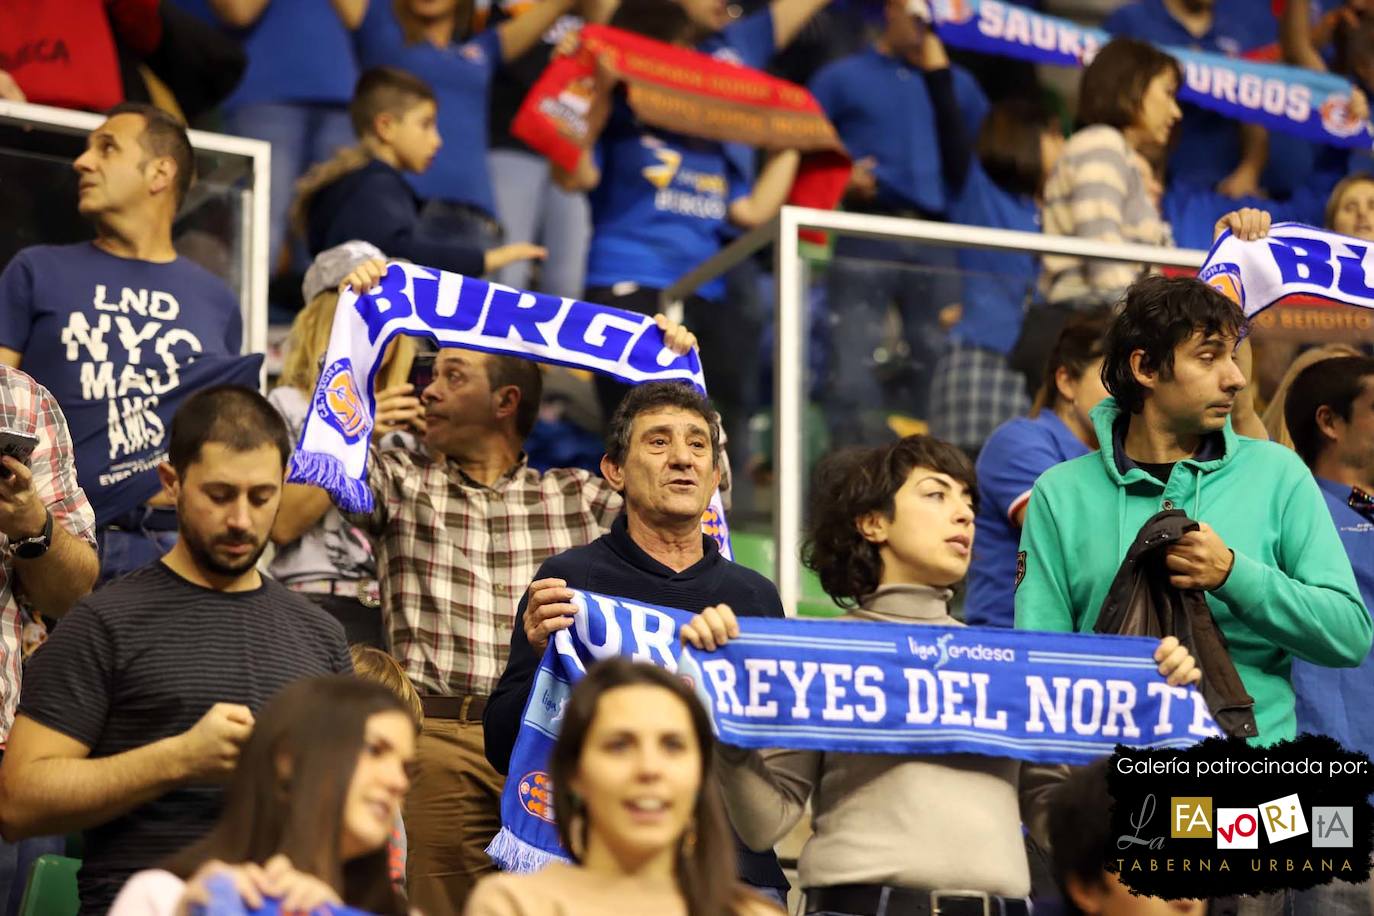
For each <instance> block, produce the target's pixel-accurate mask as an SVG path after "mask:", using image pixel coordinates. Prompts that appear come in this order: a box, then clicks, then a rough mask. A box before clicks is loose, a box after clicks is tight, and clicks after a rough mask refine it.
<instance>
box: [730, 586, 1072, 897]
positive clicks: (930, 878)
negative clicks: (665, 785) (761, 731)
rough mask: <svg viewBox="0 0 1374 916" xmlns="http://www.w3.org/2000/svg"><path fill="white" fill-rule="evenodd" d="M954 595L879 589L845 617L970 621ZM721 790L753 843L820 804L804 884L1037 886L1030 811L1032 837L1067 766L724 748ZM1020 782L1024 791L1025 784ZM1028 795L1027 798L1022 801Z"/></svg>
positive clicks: (998, 890) (1017, 893)
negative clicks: (1026, 838)
mask: <svg viewBox="0 0 1374 916" xmlns="http://www.w3.org/2000/svg"><path fill="white" fill-rule="evenodd" d="M950 594H951V593H950V592H949V591H947V590H945V589H937V588H930V587H927V586H917V585H895V586H886V587H884V588H880V589H879V590H878V591H877V592H875V593H873V594H872V595H869V596H868V597H867V598H865V599H864V602H863V606H862V607H861V608H859V609H858V610H856V611H854V613H852V614H849V615H846V616H845V617H843V618H841V619H843V620H855V621H860V620H880V621H885V622H888V623H908V624H930V625H936V626H962V625H963V624H961V623H960V622H959V621H957V620H955V619H954V618H953V617H951V616H949V608H948V601H949V597H950ZM718 756H719V759H720V764H721V766H720V771H721V780H720V781H721V786H722V789H723V791H724V794H725V802H726V806H727V808H728V810H729V812H730V820H731V822H732V823H733V824H734V826H735V830H736V832H738V833H739V836H740V838H741V839H742V840H743V841H744V843H745V845H747V846H749V847H750V848H752V849H756V850H764V849H771V848H772V847H773V845H774V844H775V843H777V842H778V840H779V839H781V838H782V837H783V836H785V835H786V834H787V832H788V831H789V830H791V829H792V827H793V826H794V825H795V824H796V823H797V821H798V820H799V819H800V818H801V817H802V814H803V813H804V811H805V809H806V803H807V801H808V800H810V802H811V807H812V831H813V832H812V836H811V838H810V839H809V840H807V842H806V846H805V847H804V848H803V849H802V853H801V859H800V862H799V863H798V871H799V873H800V877H801V884H802V887H803V888H810V887H827V886H831V885H836V884H891V885H896V886H899V887H910V888H925V889H932V890H934V889H949V888H960V889H964V890H978V891H987V892H989V893H994V894H1004V895H1006V896H1010V897H1024V896H1026V895H1028V894H1029V893H1030V871H1029V868H1028V866H1027V864H1026V854H1025V847H1024V845H1023V844H1022V839H1021V821H1022V813H1021V808H1022V807H1023V806H1024V807H1025V808H1026V809H1027V813H1026V822H1027V823H1028V824H1031V825H1032V833H1033V834H1038V833H1040V831H1039V830H1037V829H1036V828H1037V827H1038V826H1039V825H1040V824H1041V823H1042V816H1041V814H1040V809H1041V808H1042V807H1043V800H1044V797H1045V796H1046V795H1047V794H1048V791H1049V790H1050V789H1051V788H1052V787H1053V786H1054V784H1055V783H1057V781H1058V780H1059V779H1061V778H1062V775H1061V774H1062V772H1063V768H1057V767H1053V768H1046V767H1025V768H1024V776H1023V775H1022V773H1023V767H1022V766H1021V765H1020V764H1019V763H1018V762H1017V761H1015V760H1007V759H1004V758H1000V757H985V756H982V755H978V754H949V755H945V756H928V757H898V756H892V755H887V754H839V753H827V752H823V751H791V750H769V751H745V750H741V749H739V748H732V747H722V748H721V749H720V753H719V755H718ZM1018 789H1019V792H1018ZM1018 796H1019V797H1018Z"/></svg>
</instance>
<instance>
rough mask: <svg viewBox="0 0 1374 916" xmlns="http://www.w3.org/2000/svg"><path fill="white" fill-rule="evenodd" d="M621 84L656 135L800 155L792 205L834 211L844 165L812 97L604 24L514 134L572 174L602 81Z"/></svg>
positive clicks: (535, 96) (533, 93)
mask: <svg viewBox="0 0 1374 916" xmlns="http://www.w3.org/2000/svg"><path fill="white" fill-rule="evenodd" d="M608 73H609V74H613V78H614V79H616V80H617V81H619V82H622V83H624V84H625V87H626V90H627V95H628V99H629V103H630V108H631V110H632V111H633V112H634V113H635V116H636V117H638V118H639V119H640V120H641V121H643V122H644V123H645V124H648V125H649V126H651V127H657V128H660V129H662V130H671V131H674V132H675V133H680V134H686V135H688V136H691V137H700V138H702V139H706V140H716V141H719V142H722V143H744V144H748V145H749V146H755V147H759V148H761V149H766V150H784V149H795V150H798V151H799V152H801V153H803V154H804V155H803V158H802V164H801V168H800V169H799V171H798V173H797V179H796V181H795V182H794V184H793V185H792V193H791V195H790V196H789V198H788V203H791V204H796V205H798V206H806V207H819V208H822V209H826V210H828V209H831V208H833V207H834V206H835V205H836V204H837V203H838V202H839V200H840V197H841V196H842V195H843V193H844V188H845V184H846V183H847V181H848V179H849V159H848V157H847V156H846V155H845V152H844V145H843V144H842V143H841V142H840V138H839V136H838V135H837V134H836V133H835V128H834V127H833V126H832V125H831V124H830V122H829V121H828V120H827V119H826V117H825V113H824V112H823V111H822V110H821V107H820V105H819V104H818V103H817V102H816V100H815V99H814V98H812V96H811V93H809V92H807V91H806V90H805V89H803V88H802V87H801V86H798V85H796V84H795V83H789V82H787V81H786V80H781V79H778V78H776V77H772V76H769V75H768V74H766V73H760V72H759V71H758V70H751V69H750V68H748V67H740V66H737V65H735V64H731V63H727V62H725V61H721V60H716V59H715V58H714V57H709V56H707V55H705V54H701V53H698V52H696V51H689V50H687V49H685V48H679V47H676V46H674V45H669V44H665V43H663V42H661V41H654V40H653V39H649V38H645V37H643V36H642V35H636V34H634V33H632V32H626V31H623V30H621V29H613V28H611V27H609V26H602V25H589V26H587V27H585V28H584V29H583V30H582V41H581V46H580V47H579V49H578V51H577V53H575V54H572V55H569V56H566V57H556V58H554V59H553V61H551V62H550V63H549V66H548V67H547V68H546V69H545V70H544V74H543V75H542V76H541V77H540V78H539V81H538V82H537V83H535V85H534V88H533V89H531V90H530V92H529V95H527V96H525V101H524V104H522V105H521V106H520V111H519V112H518V113H517V114H516V116H515V120H514V122H512V124H511V133H512V134H513V135H514V136H516V137H518V138H519V139H521V140H523V141H524V142H525V143H527V144H529V146H530V147H531V148H532V149H534V150H536V151H537V152H540V153H542V154H543V155H545V156H547V157H548V159H549V161H551V162H552V163H553V164H554V165H557V166H559V167H560V168H563V169H566V170H568V171H571V170H572V169H573V168H574V167H575V166H576V165H577V161H578V159H579V158H580V157H581V155H582V152H583V151H584V150H585V149H586V148H587V146H588V145H589V144H588V139H589V137H590V135H591V131H592V127H591V124H590V122H589V116H590V115H591V114H592V112H591V106H592V102H593V101H594V100H595V99H596V98H597V95H598V85H597V81H598V77H600V78H601V79H603V80H604V79H605V78H606V76H607V74H608Z"/></svg>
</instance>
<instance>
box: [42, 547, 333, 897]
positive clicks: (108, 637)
mask: <svg viewBox="0 0 1374 916" xmlns="http://www.w3.org/2000/svg"><path fill="white" fill-rule="evenodd" d="M352 670H353V666H352V662H351V661H350V660H349V656H348V646H347V645H346V644H345V642H344V635H343V627H341V626H340V625H339V623H338V621H336V620H334V618H332V617H330V616H329V615H328V614H326V613H325V612H324V611H322V610H320V609H319V608H318V607H316V606H315V605H314V604H312V603H310V602H309V601H307V600H306V599H304V598H302V597H301V596H299V595H297V594H296V593H295V592H292V591H289V590H287V589H286V588H285V587H283V586H282V585H280V584H279V583H277V582H274V581H272V580H270V579H266V578H264V579H263V582H262V585H261V586H260V587H259V588H257V589H254V590H253V591H249V592H232V593H226V592H217V591H213V590H211V589H207V588H201V587H200V586H197V585H193V584H192V583H190V582H187V581H186V580H185V579H183V578H181V577H180V576H178V575H177V574H176V573H174V572H172V571H171V570H170V569H168V568H167V566H165V565H164V564H163V563H161V562H157V563H152V564H150V565H148V566H145V567H143V568H142V569H139V570H136V571H134V572H132V573H130V574H129V575H127V576H125V577H123V578H122V579H117V580H115V581H114V582H112V583H110V584H109V585H108V586H106V587H105V588H103V589H101V590H100V591H98V592H96V593H94V594H93V595H91V596H90V597H88V598H86V599H85V600H83V601H81V602H80V603H79V604H77V605H76V607H75V608H73V609H72V611H71V613H69V614H68V615H67V616H66V617H64V618H63V620H62V623H61V625H60V626H58V627H57V628H56V630H55V631H54V632H53V634H52V638H50V639H49V640H48V641H47V643H45V644H44V645H43V647H42V648H41V649H39V650H38V651H37V652H36V653H34V656H33V658H32V660H31V661H30V662H29V666H28V668H27V669H26V670H25V672H24V685H23V688H22V693H21V694H20V700H19V713H20V715H25V716H28V717H29V718H30V719H33V720H34V721H36V722H38V723H40V724H42V725H45V726H47V727H48V728H51V729H53V730H55V731H59V732H61V733H62V734H64V735H67V736H68V737H71V738H74V739H75V740H77V741H80V742H81V743H82V744H84V745H86V746H87V747H89V748H90V749H91V754H90V756H91V757H110V756H113V755H115V754H120V753H123V752H125V751H129V750H132V749H134V748H138V747H142V746H144V745H147V744H152V743H153V742H155V741H159V740H161V739H163V738H168V737H171V736H172V735H179V734H181V733H182V732H184V731H186V730H187V729H189V728H190V727H191V726H192V725H195V724H196V722H197V721H198V720H199V719H200V717H201V716H203V715H204V714H205V712H206V711H207V710H209V708H210V707H211V706H213V705H214V704H216V703H240V704H242V705H244V706H247V707H248V708H250V709H252V710H253V712H254V713H257V712H258V711H259V710H261V709H262V707H263V706H264V705H265V704H266V703H267V701H268V700H269V699H271V698H272V696H273V695H274V694H275V693H276V692H277V691H278V690H280V689H281V688H282V687H284V686H285V685H286V684H289V683H290V682H292V681H294V680H297V679H298V678H302V677H309V676H312V675H319V674H336V673H345V672H350V671H352ZM222 794H223V790H222V788H221V787H220V786H211V785H188V786H183V787H181V788H179V789H174V790H173V791H171V792H168V793H167V794H165V795H163V796H162V797H160V798H158V799H155V800H154V801H151V802H148V803H147V804H145V805H142V806H140V807H138V808H135V809H134V810H133V811H130V812H129V813H128V814H125V815H124V816H123V817H119V818H116V819H115V820H113V821H110V822H109V823H108V824H104V825H102V826H100V827H96V828H93V829H91V830H87V831H86V849H85V858H84V860H83V862H82V866H81V871H80V874H79V876H78V878H79V883H80V889H81V904H82V909H83V912H87V913H103V912H105V911H106V910H107V909H108V908H109V906H110V904H111V903H113V902H114V898H115V895H116V894H118V893H119V889H120V887H121V886H122V885H123V884H124V882H125V881H126V880H127V879H128V878H129V876H130V875H132V874H133V873H134V872H136V871H139V870H140V869H144V868H151V867H155V866H156V865H158V864H159V863H160V862H161V861H162V860H163V859H165V858H166V857H168V856H170V855H171V854H173V853H175V852H177V851H179V850H181V849H183V848H185V847H186V846H187V845H188V844H189V843H191V842H192V841H194V840H196V839H198V838H199V837H201V836H202V835H203V834H204V833H205V832H206V831H207V830H209V828H210V827H211V826H212V825H213V824H214V822H215V819H216V818H217V817H218V816H219V810H220V802H221V796H222Z"/></svg>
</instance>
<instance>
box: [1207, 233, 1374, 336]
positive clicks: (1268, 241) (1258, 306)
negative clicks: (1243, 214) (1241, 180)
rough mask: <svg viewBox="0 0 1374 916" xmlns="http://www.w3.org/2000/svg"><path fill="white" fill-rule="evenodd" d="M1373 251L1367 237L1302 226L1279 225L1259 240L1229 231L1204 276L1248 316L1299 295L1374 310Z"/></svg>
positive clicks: (1214, 247)
mask: <svg viewBox="0 0 1374 916" xmlns="http://www.w3.org/2000/svg"><path fill="white" fill-rule="evenodd" d="M1371 247H1374V245H1371V243H1369V242H1366V241H1365V240H1363V239H1357V238H1354V237H1353V236H1349V235H1341V234H1340V233H1338V232H1331V231H1329V230H1326V229H1315V228H1313V227H1312V226H1304V225H1303V224H1301V223H1275V224H1274V225H1273V226H1271V227H1270V228H1269V234H1268V235H1267V236H1265V237H1264V238H1262V239H1256V240H1255V241H1253V242H1243V241H1241V240H1240V239H1238V238H1236V237H1235V236H1234V235H1232V234H1231V230H1229V229H1228V230H1226V231H1225V232H1223V233H1222V234H1221V236H1220V237H1219V238H1218V239H1217V240H1216V242H1215V243H1214V244H1213V245H1212V250H1211V251H1209V252H1208V253H1207V260H1206V262H1205V263H1203V265H1202V269H1201V270H1200V271H1198V278H1199V279H1200V280H1202V281H1203V282H1205V283H1207V284H1208V285H1209V286H1212V287H1214V288H1215V289H1217V290H1219V291H1220V292H1221V293H1222V295H1224V296H1226V297H1227V298H1228V299H1230V300H1231V301H1232V302H1235V303H1237V304H1238V305H1239V306H1240V307H1241V309H1242V310H1244V312H1245V315H1246V317H1247V318H1250V317H1253V316H1255V315H1257V314H1259V313H1260V312H1262V311H1264V310H1265V309H1266V308H1268V307H1269V306H1271V305H1273V304H1274V303H1275V302H1278V301H1279V300H1280V299H1283V298H1285V297H1286V296H1295V295H1301V296H1316V297H1317V298H1320V299H1327V300H1329V301H1331V302H1337V303H1341V304H1344V305H1354V306H1359V307H1360V308H1367V309H1374V284H1371V282H1370V281H1371V278H1370V273H1369V272H1370V268H1371V267H1374V259H1371V258H1369V257H1368V254H1369V250H1370V248H1371Z"/></svg>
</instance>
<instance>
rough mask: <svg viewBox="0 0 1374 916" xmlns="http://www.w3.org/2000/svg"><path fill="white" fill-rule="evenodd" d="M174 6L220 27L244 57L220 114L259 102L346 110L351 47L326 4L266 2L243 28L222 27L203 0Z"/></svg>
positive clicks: (353, 74)
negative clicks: (240, 72) (244, 63)
mask: <svg viewBox="0 0 1374 916" xmlns="http://www.w3.org/2000/svg"><path fill="white" fill-rule="evenodd" d="M378 2H383V0H378ZM176 3H177V5H178V6H180V7H181V8H182V9H184V10H186V11H187V12H189V13H192V14H194V15H196V16H198V17H200V18H201V19H204V20H205V21H206V22H209V23H211V24H213V25H216V26H220V27H221V28H224V30H225V31H227V32H228V33H229V34H231V35H233V36H234V38H235V39H237V40H238V41H239V42H240V44H242V46H243V50H244V53H245V54H246V55H247V57H248V68H247V69H246V70H244V71H243V77H242V79H240V80H239V84H238V86H236V87H235V88H234V92H233V94H232V95H230V96H229V98H227V99H225V100H224V102H223V104H222V106H221V107H222V108H224V110H226V111H232V110H234V109H236V108H241V107H243V106H244V105H257V104H261V103H265V102H279V103H296V102H304V103H310V104H317V105H319V104H325V105H347V104H348V100H349V99H350V98H352V97H353V85H354V84H355V83H356V82H357V81H358V65H357V63H356V62H355V60H354V57H353V42H352V41H351V40H350V39H349V36H348V30H347V29H345V28H344V26H343V22H341V21H340V20H339V15H338V14H337V13H336V12H334V7H333V6H332V5H331V3H330V0H272V2H271V3H268V4H267V5H266V7H265V8H264V9H263V11H262V14H261V15H260V16H258V18H257V21H256V22H254V23H253V24H252V25H250V26H249V27H248V28H246V29H229V28H227V27H225V26H224V25H223V22H222V21H221V20H220V19H219V17H217V16H216V15H215V14H214V12H213V11H212V10H211V9H210V3H209V0H176Z"/></svg>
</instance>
